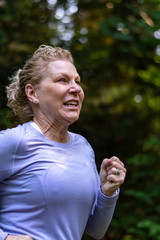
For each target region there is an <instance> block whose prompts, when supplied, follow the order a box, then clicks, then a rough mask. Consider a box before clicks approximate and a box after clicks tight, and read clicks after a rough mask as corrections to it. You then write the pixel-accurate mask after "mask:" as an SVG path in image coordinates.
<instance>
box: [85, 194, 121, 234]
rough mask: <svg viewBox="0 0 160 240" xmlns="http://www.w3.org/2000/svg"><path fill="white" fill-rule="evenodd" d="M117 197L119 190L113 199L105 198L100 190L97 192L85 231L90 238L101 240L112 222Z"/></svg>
mask: <svg viewBox="0 0 160 240" xmlns="http://www.w3.org/2000/svg"><path fill="white" fill-rule="evenodd" d="M118 197H119V189H118V193H117V194H116V195H115V196H113V197H107V196H105V195H104V194H103V193H102V192H101V191H100V190H99V191H98V194H97V199H96V201H95V204H94V206H93V209H92V211H91V214H90V216H89V219H88V223H87V226H86V231H87V233H88V234H89V235H90V236H92V237H94V238H95V239H101V238H102V237H103V236H104V234H105V233H106V231H107V229H108V227H109V224H110V222H111V220H112V217H113V213H114V210H115V206H116V202H117V200H118Z"/></svg>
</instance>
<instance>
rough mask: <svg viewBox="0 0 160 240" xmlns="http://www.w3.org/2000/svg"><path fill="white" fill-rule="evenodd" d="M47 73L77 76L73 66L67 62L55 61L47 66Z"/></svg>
mask: <svg viewBox="0 0 160 240" xmlns="http://www.w3.org/2000/svg"><path fill="white" fill-rule="evenodd" d="M47 70H48V73H50V74H54V75H55V74H63V73H64V74H68V75H72V74H74V75H78V73H77V70H76V68H75V66H74V65H73V64H72V63H71V62H69V61H67V60H56V61H52V62H50V63H49V64H48V68H47Z"/></svg>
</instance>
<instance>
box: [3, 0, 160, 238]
mask: <svg viewBox="0 0 160 240" xmlns="http://www.w3.org/2000/svg"><path fill="white" fill-rule="evenodd" d="M159 26H160V1H159V0H155V1H152V0H137V1H136V0H131V1H124V0H111V1H106V0H81V1H76V0H68V1H53V0H48V1H47V0H23V1H21V0H14V1H11V0H0V48H1V56H0V72H1V80H0V82H1V84H0V91H1V101H0V128H1V129H5V128H6V127H12V126H14V125H16V124H17V119H15V118H14V116H12V115H11V114H10V111H9V109H8V108H7V107H6V95H5V86H6V85H7V84H8V82H9V80H8V77H9V76H11V75H12V74H13V73H14V71H15V70H17V69H18V68H19V67H21V66H22V65H23V63H24V62H25V60H26V58H28V57H29V56H30V55H31V54H32V53H33V51H34V50H35V49H36V48H37V47H38V46H39V45H40V44H49V45H59V46H61V47H64V48H68V49H69V50H70V51H71V52H72V54H73V56H74V58H75V63H76V67H77V69H78V71H79V73H80V75H81V77H82V82H83V88H84V90H85V95H86V97H85V102H84V105H83V110H82V113H81V117H80V119H79V121H78V122H77V123H75V124H74V125H73V126H71V130H73V131H76V132H78V133H80V134H83V135H84V136H85V137H86V138H87V139H88V140H89V142H90V143H91V145H92V146H93V148H94V150H95V153H96V161H97V168H98V169H99V167H100V164H101V161H102V159H103V158H105V157H111V156H112V155H117V156H119V157H120V159H121V160H122V161H123V162H124V163H125V165H126V168H127V178H126V181H125V183H124V184H123V186H122V187H121V194H120V198H119V201H118V204H117V207H116V211H115V214H114V218H113V220H112V222H111V225H110V227H109V229H108V231H107V233H106V236H105V237H104V239H103V240H142V239H145V240H153V239H154V240H160V228H159V224H160V220H159V215H160V204H159V201H160V187H159V186H160V70H159V69H160V66H159V64H160V42H159V41H160V29H159ZM86 239H92V238H90V237H89V236H87V235H86V234H84V236H83V240H86Z"/></svg>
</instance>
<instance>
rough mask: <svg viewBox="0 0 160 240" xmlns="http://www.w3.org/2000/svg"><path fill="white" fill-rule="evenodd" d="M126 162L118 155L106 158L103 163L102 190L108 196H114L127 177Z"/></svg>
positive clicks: (101, 174) (101, 170) (101, 171)
mask: <svg viewBox="0 0 160 240" xmlns="http://www.w3.org/2000/svg"><path fill="white" fill-rule="evenodd" d="M126 172H127V171H126V169H125V167H124V164H123V163H122V162H121V161H120V160H119V158H117V157H111V158H110V159H108V158H105V159H104V160H103V162H102V164H101V169H100V181H101V191H102V193H103V194H105V195H107V196H113V195H115V193H116V190H117V189H118V188H119V187H120V185H121V184H122V183H123V182H124V180H125V177H126Z"/></svg>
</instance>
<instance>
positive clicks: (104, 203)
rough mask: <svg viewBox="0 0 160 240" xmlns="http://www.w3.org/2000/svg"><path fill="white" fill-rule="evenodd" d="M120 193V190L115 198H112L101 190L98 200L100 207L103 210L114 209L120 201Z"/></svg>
mask: <svg viewBox="0 0 160 240" xmlns="http://www.w3.org/2000/svg"><path fill="white" fill-rule="evenodd" d="M119 193H120V189H119V188H118V190H117V193H116V194H115V195H114V196H112V197H110V196H106V195H104V194H103V193H102V192H101V190H99V191H98V199H97V203H98V206H99V207H102V208H105V207H106V208H108V207H113V206H114V205H115V204H116V202H117V200H118V197H119Z"/></svg>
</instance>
